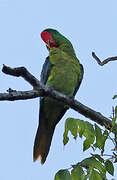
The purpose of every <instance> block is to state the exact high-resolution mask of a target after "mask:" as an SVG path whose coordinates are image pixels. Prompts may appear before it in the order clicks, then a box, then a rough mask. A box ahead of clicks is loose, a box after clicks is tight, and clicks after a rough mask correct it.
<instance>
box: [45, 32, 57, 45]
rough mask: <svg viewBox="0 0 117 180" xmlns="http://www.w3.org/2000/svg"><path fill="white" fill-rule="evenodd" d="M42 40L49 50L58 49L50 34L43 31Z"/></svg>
mask: <svg viewBox="0 0 117 180" xmlns="http://www.w3.org/2000/svg"><path fill="white" fill-rule="evenodd" d="M41 38H42V40H43V41H44V42H45V43H46V45H47V46H48V47H49V48H50V47H56V42H55V40H54V38H53V37H52V35H51V34H50V33H49V32H47V31H43V32H42V33H41Z"/></svg>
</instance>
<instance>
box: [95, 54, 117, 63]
mask: <svg viewBox="0 0 117 180" xmlns="http://www.w3.org/2000/svg"><path fill="white" fill-rule="evenodd" d="M92 56H93V58H94V59H95V60H96V61H97V63H98V64H99V65H100V66H103V65H104V64H107V63H108V62H110V61H116V60H117V56H115V57H109V58H107V59H105V60H103V61H101V60H100V59H99V57H98V56H97V55H96V54H95V53H94V52H92Z"/></svg>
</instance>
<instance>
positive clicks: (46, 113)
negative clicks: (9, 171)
mask: <svg viewBox="0 0 117 180" xmlns="http://www.w3.org/2000/svg"><path fill="white" fill-rule="evenodd" d="M41 38H42V40H43V41H44V42H45V44H46V47H47V49H48V50H49V56H48V57H47V58H46V61H45V63H44V65H43V68H42V72H41V82H42V83H43V84H44V85H46V86H47V87H51V88H53V89H55V90H57V91H59V92H61V93H63V94H66V95H68V96H73V97H74V96H75V94H76V92H77V90H78V89H79V86H80V84H81V81H82V78H83V72H84V71H83V66H82V65H81V64H80V62H79V60H78V59H77V57H76V54H75V52H74V49H73V46H72V44H71V42H70V41H69V40H68V39H67V38H65V37H64V36H63V35H62V34H60V33H59V32H58V31H56V30H54V29H45V30H44V31H43V32H42V33H41ZM67 109H68V106H66V105H65V104H63V103H62V102H58V101H57V100H54V99H52V98H50V97H41V98H40V113H39V126H38V129H37V133H36V137H35V142H34V149H33V159H34V161H36V160H37V159H38V157H40V159H41V163H42V164H43V163H44V162H45V161H46V157H47V155H48V153H49V149H50V145H51V141H52V137H53V133H54V130H55V127H56V125H57V123H58V122H59V121H60V120H61V118H62V117H63V115H64V114H65V112H66V111H67Z"/></svg>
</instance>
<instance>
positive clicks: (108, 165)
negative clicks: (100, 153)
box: [105, 160, 114, 176]
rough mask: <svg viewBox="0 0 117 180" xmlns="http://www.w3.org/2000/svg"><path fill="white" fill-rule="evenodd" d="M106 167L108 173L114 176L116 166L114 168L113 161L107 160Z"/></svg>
mask: <svg viewBox="0 0 117 180" xmlns="http://www.w3.org/2000/svg"><path fill="white" fill-rule="evenodd" d="M105 167H106V170H107V171H108V173H109V174H111V175H112V176H113V175H114V166H113V163H112V162H111V161H109V160H107V161H106V162H105Z"/></svg>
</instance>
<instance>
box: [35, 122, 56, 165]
mask: <svg viewBox="0 0 117 180" xmlns="http://www.w3.org/2000/svg"><path fill="white" fill-rule="evenodd" d="M54 129H55V127H53V128H51V129H50V128H49V129H48V128H46V127H44V126H41V125H39V126H38V129H37V133H36V137H35V142H34V148H33V160H34V161H36V160H37V159H38V158H40V159H41V164H44V162H45V160H46V157H47V155H48V153H49V149H50V145H51V141H52V136H53V133H54Z"/></svg>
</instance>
